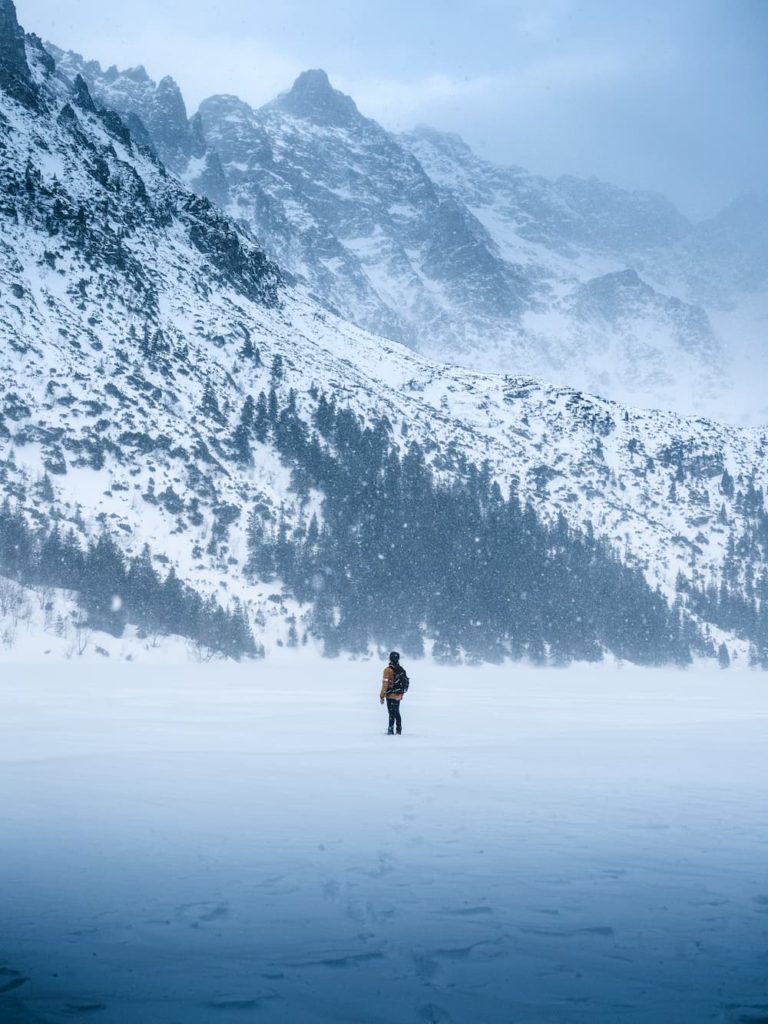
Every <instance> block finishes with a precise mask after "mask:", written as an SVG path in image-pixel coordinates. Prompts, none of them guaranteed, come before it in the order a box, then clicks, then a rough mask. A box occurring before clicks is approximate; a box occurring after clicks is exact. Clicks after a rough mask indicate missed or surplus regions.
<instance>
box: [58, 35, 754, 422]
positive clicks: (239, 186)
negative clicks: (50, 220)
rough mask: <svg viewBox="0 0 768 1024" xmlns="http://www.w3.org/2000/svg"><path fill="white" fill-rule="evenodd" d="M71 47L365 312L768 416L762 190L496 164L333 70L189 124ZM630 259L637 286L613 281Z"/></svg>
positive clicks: (440, 335)
mask: <svg viewBox="0 0 768 1024" xmlns="http://www.w3.org/2000/svg"><path fill="white" fill-rule="evenodd" d="M54 52H55V53H56V55H57V57H58V58H59V60H60V64H61V67H62V68H63V69H65V70H66V71H67V73H68V74H69V75H70V76H73V75H74V74H75V73H76V72H79V73H81V74H82V75H83V76H84V77H85V78H86V80H87V81H88V83H89V85H90V87H91V88H92V90H93V91H94V94H95V95H97V96H98V97H99V99H100V101H101V102H102V103H104V104H105V105H107V106H111V107H114V108H115V109H117V110H119V111H121V112H122V113H124V114H130V115H131V116H132V117H137V118H140V119H141V120H142V121H143V122H144V123H145V124H146V125H147V130H148V134H149V136H150V137H151V138H152V140H153V143H154V144H155V147H156V149H157V151H158V153H159V154H160V155H161V156H162V157H163V159H164V160H165V161H166V163H168V164H169V166H170V167H171V168H172V169H174V170H176V171H177V172H179V173H181V174H182V176H183V177H184V179H185V180H186V181H187V182H188V183H189V184H190V185H192V187H193V188H195V189H196V190H197V191H199V192H201V193H203V194H205V195H208V196H209V197H210V198H211V199H213V200H214V201H215V202H216V203H218V204H220V205H222V206H225V207H226V209H227V211H228V212H229V213H230V214H231V215H232V216H233V217H234V218H236V219H238V220H240V221H241V222H243V223H244V224H247V225H248V227H249V228H250V229H251V230H252V231H254V232H255V233H256V235H257V236H258V237H259V239H260V241H261V243H262V244H263V245H264V247H265V249H266V251H267V252H268V253H269V254H270V255H271V256H272V257H273V258H275V259H276V260H277V262H278V263H279V264H280V265H281V267H283V269H284V270H286V271H289V272H290V273H292V274H294V275H296V276H297V277H299V278H300V279H302V280H303V281H304V282H305V283H306V284H307V285H308V287H309V288H310V290H311V291H312V292H313V293H314V294H315V295H316V296H317V297H318V298H319V299H320V300H321V301H322V302H323V303H324V304H325V305H326V306H329V307H330V308H331V309H333V310H335V311H337V312H338V313H340V314H341V315H342V316H343V317H344V318H346V319H348V320H350V321H352V322H354V323H356V324H358V325H359V326H362V327H365V328H366V329H368V330H372V331H374V332H376V333H379V334H383V335H385V336H387V337H389V338H391V339H394V340H398V341H401V342H403V343H405V344H407V345H409V346H411V347H413V348H415V349H416V350H418V351H420V352H421V353H423V354H426V355H428V356H430V357H432V358H436V359H446V360H449V361H451V362H455V363H459V364H462V365H464V366H467V367H469V368H474V369H478V370H483V371H490V370H493V371H498V372H503V373H514V374H524V375H533V376H543V377H546V378H549V379H552V380H554V381H555V382H556V383H558V384H569V385H576V386H578V387H579V388H581V389H583V390H587V391H594V392H597V393H601V394H605V395H607V396H609V397H613V398H616V399H619V400H621V401H625V402H629V403H631V404H640V405H646V406H648V405H651V406H653V405H662V406H667V407H670V408H675V409H677V410H678V411H683V412H687V413H690V412H695V413H710V414H711V413H718V414H724V415H726V416H727V417H728V418H730V419H731V420H732V421H733V422H737V421H742V422H749V421H751V422H760V421H761V418H764V414H765V411H766V403H765V399H764V397H763V396H762V394H761V393H760V390H759V388H757V387H755V386H753V384H752V381H753V380H754V369H755V368H758V367H759V368H762V369H768V366H766V365H765V357H764V350H765V345H764V337H765V323H766V317H767V316H768V299H767V298H766V296H767V295H768V289H767V288H766V282H768V259H767V258H766V252H767V251H768V225H767V224H766V219H765V201H764V200H761V199H759V198H752V199H744V200H741V201H739V202H737V203H735V204H734V205H733V207H731V208H729V209H728V210H726V211H724V212H723V213H722V214H721V215H720V216H718V217H716V218H714V219H712V220H711V221H708V222H705V223H702V224H691V223H690V222H689V221H688V220H687V219H686V218H685V217H684V216H682V214H680V213H679V212H678V211H677V210H676V209H675V208H674V206H673V205H672V204H671V203H670V202H669V201H668V200H666V199H664V198H663V197H662V196H658V195H654V194H650V193H644V192H630V191H627V190H624V189H620V188H616V187H614V186H611V185H608V184H606V183H603V182H600V181H597V180H583V179H578V178H573V177H561V178H559V179H558V180H556V181H549V180H547V179H544V178H541V177H538V176H535V175H532V174H529V173H528V172H526V171H524V170H522V169H521V168H517V167H499V166H496V165H494V164H492V163H489V162H488V161H486V160H482V159H480V158H479V157H477V156H476V155H475V154H474V153H473V152H472V150H471V149H470V148H469V147H468V146H467V145H466V144H465V143H464V142H463V141H462V140H461V139H460V138H459V137H457V136H455V135H452V134H448V133H443V132H439V131H436V130H434V129H430V128H425V127H420V128H417V129H416V130H414V131H413V132H409V133H407V134H405V135H402V136H395V135H393V134H391V133H390V132H387V131H386V130H385V129H384V128H382V127H381V126H380V125H379V124H377V123H376V122H375V121H372V120H371V119H369V118H367V117H365V116H364V115H363V114H361V113H360V111H359V110H358V109H357V107H356V105H355V103H354V101H353V100H352V99H351V98H350V97H349V96H346V95H344V94H343V93H341V92H339V91H338V90H336V89H334V88H333V86H332V85H331V83H330V81H329V80H328V77H327V75H326V74H325V72H323V71H320V70H312V71H307V72H304V73H303V74H302V75H301V76H299V78H298V79H297V81H296V83H295V84H294V86H293V87H292V88H291V89H290V90H288V91H287V92H286V93H284V94H282V95H281V96H279V97H278V98H277V99H276V100H274V101H273V102H271V103H268V104H267V105H266V106H264V107H262V108H261V109H259V110H254V109H253V108H251V107H249V106H248V104H246V103H244V102H243V101H242V100H240V99H238V98H237V97H234V96H213V97H211V98H209V99H207V100H205V101H204V102H203V103H202V104H201V106H200V109H199V110H198V111H197V113H196V114H195V115H194V117H193V118H192V119H191V121H190V122H189V125H188V126H187V127H186V128H185V124H184V121H183V117H182V106H183V105H182V104H181V101H180V98H179V97H177V98H176V100H174V103H173V104H170V103H169V100H168V97H169V96H170V94H171V93H174V95H176V93H175V91H174V90H175V87H173V86H172V85H171V84H169V82H168V80H167V79H164V80H163V81H162V82H161V83H160V84H159V85H155V83H153V82H149V81H148V80H147V79H146V75H145V73H144V72H143V71H142V70H141V69H139V70H136V69H132V70H130V71H127V72H123V73H118V72H116V71H115V69H114V68H110V69H109V70H108V71H102V69H101V68H100V66H99V65H98V64H97V63H96V62H94V61H84V60H83V59H82V58H80V57H78V56H77V55H76V54H71V53H66V54H64V53H62V52H61V51H58V50H55V49H54ZM171 107H172V108H173V110H172V111H171ZM158 111H160V112H161V113H160V114H158ZM184 154H186V162H185V159H184ZM626 275H636V276H637V277H638V278H639V283H638V286H637V287H635V288H629V289H628V288H608V289H606V287H605V285H606V281H611V280H612V281H620V280H622V279H623V278H624V277H625V276H626ZM585 291H586V293H587V294H588V295H589V296H590V301H589V302H588V303H584V302H583V301H582V299H583V296H584V293H585ZM602 296H605V299H606V302H605V305H602V304H601V303H600V302H599V301H598V299H599V298H600V297H602ZM745 350H748V353H749V354H750V355H751V358H752V363H753V371H752V373H749V374H747V373H744V372H743V369H744V362H745V356H746V354H747V353H746V352H745Z"/></svg>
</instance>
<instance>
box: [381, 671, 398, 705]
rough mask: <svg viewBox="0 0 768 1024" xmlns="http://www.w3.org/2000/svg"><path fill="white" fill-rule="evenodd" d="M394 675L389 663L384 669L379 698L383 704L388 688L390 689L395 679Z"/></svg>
mask: <svg viewBox="0 0 768 1024" xmlns="http://www.w3.org/2000/svg"><path fill="white" fill-rule="evenodd" d="M394 675H395V674H394V672H393V671H392V669H391V668H390V667H389V665H387V667H386V668H385V669H384V677H383V678H382V680H381V692H380V693H379V700H380V701H381V703H382V704H383V703H384V698H385V697H386V695H387V690H388V689H389V686H390V683H391V682H392V680H393V679H394Z"/></svg>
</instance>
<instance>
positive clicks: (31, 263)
mask: <svg viewBox="0 0 768 1024" xmlns="http://www.w3.org/2000/svg"><path fill="white" fill-rule="evenodd" d="M0 11H2V16H3V19H4V20H3V22H2V23H0V27H1V28H2V29H3V32H4V34H5V35H4V42H3V46H4V47H5V49H4V50H3V61H4V64H3V68H4V77H3V79H2V80H0V185H1V188H2V190H1V192H0V196H1V197H2V199H1V201H0V218H1V224H2V232H1V234H0V238H1V240H2V241H1V244H0V303H1V304H2V313H3V315H2V318H0V374H1V375H0V453H1V454H0V458H1V460H2V461H1V462H0V488H1V489H2V493H3V495H5V496H6V497H8V498H10V499H11V501H12V503H13V505H14V507H18V508H19V509H20V510H21V511H22V512H23V514H24V515H25V516H26V518H27V521H28V522H29V523H31V524H33V525H36V526H37V527H39V528H41V529H44V528H50V526H51V524H56V525H57V528H59V529H60V530H62V531H64V530H70V529H71V530H72V531H74V533H75V534H76V535H77V536H79V537H93V536H95V535H97V534H98V533H99V532H100V531H101V530H103V529H105V528H106V529H108V530H109V532H110V533H111V535H112V536H113V537H114V538H115V539H116V540H117V541H118V543H119V544H120V546H121V547H122V548H123V550H124V551H125V552H127V553H130V554H132V555H138V554H139V553H140V552H141V551H142V548H143V547H144V545H145V544H149V546H150V547H151V550H152V552H153V553H154V556H155V561H156V563H157V564H158V565H159V566H161V567H163V571H167V569H168V568H170V567H173V569H174V570H175V572H176V573H177V574H178V576H179V577H180V579H181V580H183V581H185V582H187V583H189V584H191V585H192V586H194V587H195V588H196V589H197V590H199V591H201V592H203V593H206V594H213V595H215V596H216V598H217V599H218V600H219V601H221V602H222V603H224V604H226V603H228V602H230V601H231V600H232V599H234V598H239V599H241V600H242V601H243V602H244V604H245V606H246V607H247V609H248V614H249V616H250V619H251V622H252V623H253V624H255V626H256V627H257V632H264V631H265V630H266V631H267V632H269V630H270V629H271V628H272V627H270V625H269V624H270V623H272V624H273V626H274V629H273V630H272V634H271V635H273V636H274V635H278V636H283V637H286V638H288V634H287V632H286V631H287V630H288V626H289V624H290V623H291V621H292V619H293V620H294V625H295V624H296V623H298V625H299V627H301V625H302V615H303V614H304V613H305V612H306V611H307V607H306V604H305V605H304V606H302V607H300V606H299V604H298V603H297V601H296V600H295V598H294V596H292V595H291V594H288V593H287V592H286V591H284V590H281V587H280V581H279V579H278V580H277V581H271V580H270V579H266V580H265V581H262V582H259V581H258V580H255V579H254V577H253V573H247V572H246V568H247V564H248V559H249V549H248V537H249V530H251V529H252V524H253V519H254V516H256V518H257V519H258V521H259V523H261V524H262V525H263V524H266V526H267V527H268V528H269V529H272V530H275V531H278V532H279V531H284V533H283V534H280V535H281V536H283V535H284V536H291V535H296V533H297V531H301V530H302V529H305V528H306V525H307V522H308V520H309V519H310V517H311V516H312V514H313V513H315V514H317V515H320V516H322V499H323V495H322V494H321V493H319V492H318V491H317V490H316V489H314V488H313V487H309V488H307V487H305V486H302V485H300V484H298V483H297V480H296V472H295V467H293V472H292V467H291V464H290V463H289V462H288V461H287V460H286V458H285V457H284V451H285V445H284V446H283V448H282V449H281V448H280V443H279V440H280V438H279V432H280V423H282V420H279V421H278V418H277V412H276V411H275V412H274V413H273V411H272V410H271V409H270V410H269V411H268V412H265V415H267V416H271V423H272V426H271V428H270V429H268V430H265V431H264V432H263V433H261V434H260V433H259V431H258V429H257V427H256V426H255V423H256V422H257V420H258V415H259V413H260V410H259V407H258V403H256V402H255V400H256V398H257V396H259V395H263V396H266V395H267V394H269V401H270V403H271V402H273V401H274V402H275V403H276V408H277V403H279V405H280V408H282V409H286V410H290V412H291V417H292V419H291V420H290V421H286V422H287V423H288V427H292V425H293V426H295V425H297V424H298V426H299V427H301V431H303V432H304V433H303V434H302V436H305V437H306V436H310V434H311V433H312V432H313V431H314V429H315V428H314V426H313V424H315V423H317V422H318V415H319V413H318V410H319V405H318V403H319V401H322V400H324V396H328V397H330V398H332V400H333V402H334V403H335V406H336V407H337V408H339V409H347V408H348V409H349V410H351V411H352V413H354V417H355V421H356V422H358V423H362V424H368V425H371V426H372V427H373V426H374V425H377V424H378V426H377V427H376V429H379V430H385V431H386V432H387V437H388V438H389V440H388V441H387V444H390V445H391V446H392V447H393V449H394V450H396V451H397V450H399V451H400V452H403V453H405V452H406V451H407V450H408V449H409V445H412V444H413V442H417V443H418V445H419V447H420V449H421V451H423V452H424V453H425V454H426V458H427V461H428V463H429V464H430V465H431V467H432V470H433V472H434V473H435V474H436V476H437V478H439V479H444V480H449V479H452V478H459V477H460V476H461V474H462V473H463V472H464V471H465V469H466V467H467V466H470V467H471V466H477V467H481V466H486V467H487V470H485V471H487V473H488V475H489V477H490V478H492V479H496V480H498V481H499V483H500V484H501V485H502V486H503V488H504V489H505V490H506V488H507V487H508V486H509V485H510V484H513V485H514V486H515V488H516V489H517V492H518V493H519V494H520V496H521V499H522V500H523V501H529V502H530V504H531V506H532V508H533V509H535V511H536V513H537V515H538V516H539V517H540V518H541V520H542V521H544V522H550V523H554V522H556V521H557V519H558V517H562V518H563V520H564V521H565V522H566V523H568V524H570V526H571V527H573V528H574V529H576V530H577V531H580V532H584V531H590V530H593V531H594V532H595V534H596V535H597V536H599V537H603V538H606V539H607V540H608V541H610V543H611V544H613V545H618V546H619V547H620V549H621V556H622V558H623V559H624V560H625V561H626V562H627V563H628V564H631V565H636V566H639V567H641V568H642V570H643V572H644V573H645V575H646V578H647V579H648V580H649V582H650V583H651V584H652V585H653V586H656V585H658V586H660V587H661V588H662V589H663V591H664V593H665V595H666V597H667V599H668V600H669V601H671V600H672V599H673V598H674V595H675V588H676V583H677V584H679V581H678V575H679V574H682V575H683V576H684V577H685V578H687V579H688V580H694V581H698V582H699V583H703V582H705V581H706V580H707V579H708V578H709V577H710V576H712V577H714V578H716V579H719V578H720V576H721V574H722V569H723V565H724V560H725V558H726V554H727V549H728V544H729V540H731V542H732V538H733V537H735V538H736V539H738V538H740V537H741V534H742V531H743V528H744V527H745V524H746V523H747V520H748V515H749V513H750V507H748V504H747V497H749V500H750V501H752V500H753V497H754V494H755V493H756V489H757V488H763V489H764V488H765V486H766V483H768V479H767V478H768V459H767V458H766V451H767V449H766V444H767V443H768V435H766V432H765V431H760V430H747V429H736V428H730V427H726V426H722V425H719V424H717V423H715V422H712V421H707V420H693V419H685V418H682V417H680V416H679V415H676V414H674V413H664V412H643V411H640V410H636V409H632V408H625V407H622V406H620V405H618V404H617V403H615V402H612V401H609V400H604V399H597V398H592V397H589V396H588V395H586V394H584V393H582V392H580V391H577V390H574V389H570V388H556V387H553V386H549V385H547V384H544V383H541V382H539V381H537V380H535V379H532V378H529V377H511V376H493V375H488V374H479V373H476V372H473V371H470V370H464V369H460V368H455V367H451V366H449V365H446V364H445V363H437V362H434V361H430V360H429V359H427V358H425V357H423V356H421V355H419V354H417V353H415V352H414V351H413V350H411V349H409V348H406V347H403V346H401V345H399V344H398V343H396V342H392V341H389V340H386V339H384V338H382V337H380V336H376V335H374V334H370V333H368V332H366V331H365V330H362V329H361V328H359V327H357V326H355V325H353V324H351V323H349V322H348V321H345V320H344V319H341V318H339V317H338V316H337V315H336V314H334V313H332V312H330V311H328V310H327V309H326V308H324V307H323V306H322V305H320V304H318V302H317V301H316V300H315V299H314V298H313V297H312V296H311V294H309V292H308V290H307V288H306V287H305V286H304V285H302V284H296V283H292V282H291V281H290V280H287V279H285V278H284V277H282V276H281V273H280V271H279V270H278V269H277V267H276V266H275V264H274V263H273V262H271V261H270V260H269V259H268V258H267V257H266V256H265V255H264V253H263V251H262V250H261V249H260V248H259V246H258V245H257V244H256V243H255V241H254V240H253V238H252V237H251V236H250V235H249V234H248V233H247V231H246V229H245V228H244V227H243V226H242V225H241V226H239V227H238V226H237V225H236V224H235V223H234V222H233V221H232V220H230V219H228V218H227V217H226V216H225V215H224V214H223V213H221V212H220V211H219V210H218V209H217V208H216V207H215V206H213V205H212V204H211V203H210V202H209V201H208V200H207V199H204V198H200V197H199V196H197V195H195V194H194V193H193V192H192V191H190V190H189V189H188V188H187V187H186V186H185V185H184V184H182V182H181V181H180V180H178V179H177V178H176V177H175V176H173V175H172V174H170V173H169V172H168V171H167V170H166V168H165V166H164V164H163V163H162V162H161V161H160V160H159V159H158V157H157V156H156V155H155V153H154V152H153V151H152V150H150V149H147V148H146V147H145V146H144V145H143V143H142V141H141V133H140V132H139V137H138V138H137V137H135V136H134V135H133V133H132V132H131V131H130V130H129V129H128V128H127V127H126V125H125V123H124V122H123V121H122V119H121V118H120V117H119V116H117V115H116V114H114V113H113V112H110V111H108V110H106V109H104V108H102V107H101V106H99V105H98V104H97V103H95V102H94V100H93V98H92V97H91V94H90V92H89V89H88V87H87V85H86V83H85V81H84V80H83V79H82V78H79V77H75V79H73V80H71V79H69V78H68V76H66V75H65V74H63V72H62V71H61V69H60V68H57V66H56V64H55V62H54V60H53V59H52V58H51V56H50V55H49V54H48V52H47V51H46V50H45V49H44V48H43V47H42V45H41V44H40V42H39V40H37V39H36V38H35V37H32V36H28V37H26V39H25V38H24V36H23V34H21V33H20V30H18V31H17V29H16V24H15V12H14V10H13V6H12V4H11V3H10V0H0ZM9 39H10V40H11V43H12V45H9V42H8V40H9ZM346 109H347V111H348V112H349V114H350V116H354V117H355V118H356V117H357V115H356V114H355V113H354V111H353V110H352V108H351V107H350V106H349V105H347V107H346ZM271 116H275V117H277V116H278V114H277V113H274V112H273V113H272V114H270V113H269V112H267V114H265V115H264V117H265V118H267V119H268V117H271ZM279 116H280V117H282V116H283V114H282V113H280V114H279ZM328 116H333V117H337V116H340V115H339V112H338V111H337V110H336V108H334V110H333V111H332V112H331V113H330V114H329V115H328ZM229 123H233V122H229ZM308 131H309V129H308ZM367 131H368V129H367ZM369 131H370V133H371V137H374V136H376V135H377V133H378V132H379V131H380V130H379V129H377V128H376V127H375V126H372V127H371V128H370V129H369ZM310 134H311V132H310ZM233 144H234V143H233ZM297 144H298V143H297ZM362 144H363V143H362V142H361V145H362ZM409 159H410V158H409ZM384 166H385V167H386V160H384ZM409 166H410V167H411V170H412V181H411V185H412V187H413V188H414V189H416V190H418V189H423V190H424V194H425V196H427V197H429V196H430V194H431V190H432V189H433V186H432V185H431V184H430V182H429V180H428V179H426V178H424V177H423V176H422V172H421V171H420V169H419V165H418V164H417V163H416V162H415V160H411V162H410V163H409ZM393 173H394V172H393ZM430 201H431V199H430ZM435 202H438V200H435ZM435 209H436V207H435ZM611 289H613V291H616V290H619V291H620V290H622V289H625V290H629V291H632V290H637V291H640V292H642V291H643V285H642V283H638V282H637V279H636V278H633V277H632V276H631V275H626V277H625V279H620V280H619V281H617V282H615V283H614V284H612V285H611ZM609 291H610V289H609ZM511 294H512V292H511V285H510V295H511ZM580 301H582V302H583V303H585V304H587V305H588V304H589V302H590V301H596V300H595V299H594V296H593V295H591V293H590V290H589V289H586V290H583V292H582V293H581V298H580ZM598 301H600V302H602V303H603V304H604V305H605V304H606V302H607V300H606V299H605V298H604V297H600V296H598ZM273 396H274V397H273ZM249 399H250V406H249ZM254 405H255V406H256V411H255V419H254ZM249 408H250V412H247V410H248V409H249ZM265 409H266V404H265ZM286 429H287V428H286ZM301 431H300V432H301ZM318 451H320V449H318ZM342 456H343V452H342V453H341V454H340V455H339V458H341V457H342ZM462 467H464V468H462ZM761 493H762V492H761ZM745 496H746V497H745ZM761 500H762V499H761ZM438 557H439V556H438ZM275 624H276V625H275ZM275 631H276V632H275ZM299 632H301V629H299ZM714 636H715V637H717V636H718V633H717V630H715V631H714Z"/></svg>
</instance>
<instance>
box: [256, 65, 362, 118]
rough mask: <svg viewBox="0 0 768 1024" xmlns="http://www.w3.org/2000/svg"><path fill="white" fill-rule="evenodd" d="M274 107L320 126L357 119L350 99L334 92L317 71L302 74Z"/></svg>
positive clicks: (325, 77) (341, 93) (325, 74)
mask: <svg viewBox="0 0 768 1024" xmlns="http://www.w3.org/2000/svg"><path fill="white" fill-rule="evenodd" d="M275 105H276V106H278V107H280V109H282V110H284V111H286V112H287V113H289V114H293V115H294V116H295V117H303V118H306V119H307V120H309V121H316V122H317V123H318V124H324V125H333V124H336V125H342V124H346V123H348V122H350V121H352V120H354V119H355V118H358V117H359V116H360V112H359V111H358V109H357V105H356V104H355V101H354V100H353V99H352V97H351V96H347V95H346V94H345V93H343V92H340V91H339V90H338V89H334V87H333V86H332V85H331V83H330V80H329V78H328V75H327V73H326V72H325V71H322V70H320V69H319V68H316V69H313V70H310V71H302V73H301V74H300V75H299V77H298V78H297V79H296V81H295V82H294V83H293V87H292V88H291V89H290V90H289V92H287V93H283V94H282V96H279V97H278V98H277V100H275Z"/></svg>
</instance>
